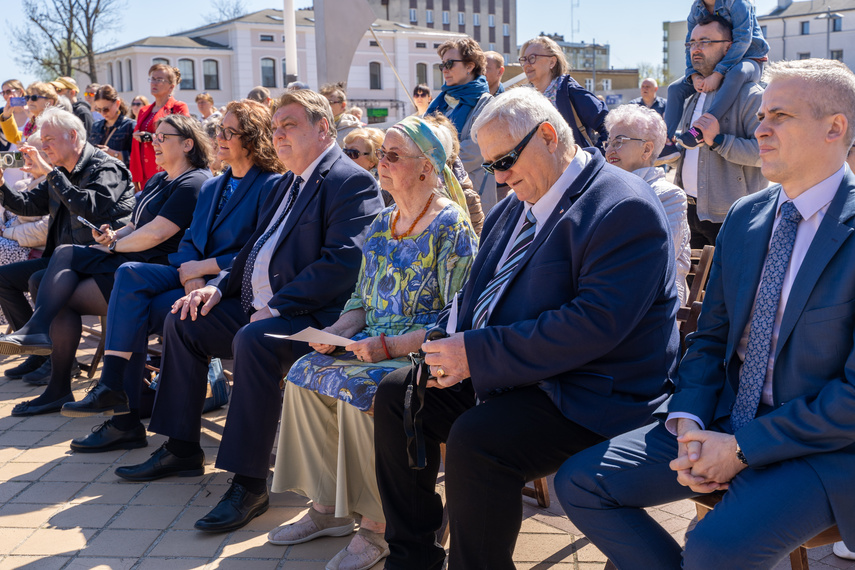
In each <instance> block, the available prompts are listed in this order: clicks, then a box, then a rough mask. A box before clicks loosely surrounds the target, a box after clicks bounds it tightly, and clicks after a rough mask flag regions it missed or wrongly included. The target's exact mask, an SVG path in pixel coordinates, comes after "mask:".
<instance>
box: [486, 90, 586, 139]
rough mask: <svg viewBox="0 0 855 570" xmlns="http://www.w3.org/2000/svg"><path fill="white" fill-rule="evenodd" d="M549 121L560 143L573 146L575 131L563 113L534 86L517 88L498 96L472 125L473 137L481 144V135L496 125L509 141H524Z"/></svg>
mask: <svg viewBox="0 0 855 570" xmlns="http://www.w3.org/2000/svg"><path fill="white" fill-rule="evenodd" d="M543 122H548V123H549V124H550V125H552V127H553V128H554V129H555V132H556V133H557V134H558V141H559V142H560V143H561V144H563V145H564V146H566V147H572V146H573V145H574V144H575V142H574V141H573V132H572V131H571V130H570V127H569V126H568V125H567V122H566V121H565V120H564V117H562V116H561V113H559V112H558V110H557V109H556V108H555V107H554V106H553V105H552V103H550V102H549V99H547V98H546V97H544V96H543V95H541V94H540V93H539V92H538V91H537V90H536V89H535V88H534V87H516V88H514V89H511V90H510V91H507V92H505V93H502V95H501V96H500V97H496V98H495V99H493V100H492V101H490V103H488V104H487V106H485V107H484V110H483V111H481V114H480V115H478V118H477V119H475V124H473V125H472V138H473V140H475V142H478V133H479V131H480V130H481V129H482V128H483V127H484V126H486V125H493V124H497V125H499V126H500V127H502V128H503V129H504V131H505V132H506V133H507V135H508V138H509V139H510V140H513V141H516V142H519V141H521V140H522V139H523V138H524V137H525V136H526V135H527V134H528V133H529V132H530V131H531V130H532V129H533V128H534V127H535V126H536V125H537V124H538V123H543Z"/></svg>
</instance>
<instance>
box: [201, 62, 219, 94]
mask: <svg viewBox="0 0 855 570" xmlns="http://www.w3.org/2000/svg"><path fill="white" fill-rule="evenodd" d="M202 77H203V79H204V81H205V89H219V88H220V64H219V62H217V60H215V59H206V60H204V61H203V62H202Z"/></svg>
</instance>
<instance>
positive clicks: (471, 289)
mask: <svg viewBox="0 0 855 570" xmlns="http://www.w3.org/2000/svg"><path fill="white" fill-rule="evenodd" d="M473 132H474V133H475V138H476V139H477V141H478V145H479V146H480V148H481V154H482V155H483V157H484V165H483V168H484V169H485V170H487V171H488V172H492V173H493V174H494V175H495V177H496V181H497V182H499V183H507V184H508V185H509V186H510V187H511V188H512V189H513V191H514V193H515V196H511V197H510V198H508V199H506V200H504V201H503V202H501V203H500V204H498V205H497V206H496V207H495V208H494V209H493V210H492V211H491V212H490V214H489V215H488V217H487V221H486V223H485V225H484V233H483V234H482V237H481V246H480V249H479V251H478V257H477V259H476V261H475V264H474V266H473V268H472V274H471V275H472V276H471V278H470V280H469V282H468V283H467V284H466V286H465V287H464V289H463V291H462V292H461V294H460V295H458V296H457V298H456V299H455V301H454V302H452V304H451V305H450V306H448V307H446V310H445V311H444V312H443V314H442V315H441V317H440V319H439V326H440V327H441V328H443V329H445V331H446V332H447V333H448V334H449V337H448V338H444V339H439V340H433V341H431V342H426V343H425V344H424V345H422V349H423V350H424V352H425V353H426V357H425V362H426V363H427V364H428V365H430V372H431V376H432V379H431V380H429V381H428V389H427V391H426V393H425V397H424V399H423V401H422V402H421V403H423V407H422V410H421V412H420V414H421V416H422V417H421V425H422V427H423V434H422V440H423V441H424V445H425V457H426V458H427V465H426V467H425V468H424V469H422V470H418V471H413V470H411V469H410V467H409V462H408V453H407V436H406V433H405V430H404V429H403V421H404V420H403V417H404V409H405V396H406V389H407V386H408V384H409V381H410V380H411V376H412V374H413V373H414V369H410V368H403V369H401V370H399V371H396V372H394V373H392V374H390V375H389V376H387V377H386V378H384V379H383V381H382V382H381V384H380V387H379V389H378V391H377V396H376V399H375V404H374V413H375V422H376V423H375V426H376V429H375V449H376V453H377V478H378V482H379V486H380V493H381V497H382V500H383V510H384V513H385V515H386V522H387V531H386V540H387V541H388V542H389V547H390V550H391V555H390V556H389V558H388V559H387V562H386V568H389V569H392V568H407V569H413V568H426V569H438V568H440V567H441V566H442V564H443V559H444V558H445V552H444V550H443V549H442V547H440V546H438V545H437V544H436V543H435V540H434V538H433V534H432V533H433V531H435V530H436V529H438V528H439V526H440V524H441V522H442V521H441V518H442V511H441V508H439V506H440V504H441V503H440V500H439V498H438V497H437V495H436V494H435V493H434V491H433V489H434V484H435V481H436V476H437V468H438V463H439V445H440V443H441V442H445V443H446V444H447V455H446V461H447V464H446V471H445V477H446V496H447V501H448V513H449V525H450V528H451V534H452V538H451V553H450V559H449V567H450V568H491V569H510V568H513V567H514V565H513V559H512V555H513V551H514V544H515V542H516V537H517V533H518V532H519V529H520V524H521V514H522V513H521V511H522V503H521V490H522V488H523V486H524V485H525V483H526V482H527V481H531V480H533V479H536V478H539V477H544V476H546V475H548V474H550V473H552V472H554V471H555V470H556V469H558V467H560V466H561V464H562V463H563V462H564V460H566V459H567V458H568V457H570V456H572V455H573V454H575V453H576V452H578V451H581V450H583V449H585V448H588V447H590V446H592V445H594V444H596V443H599V442H601V441H603V440H604V439H605V438H608V437H610V434H618V433H622V432H623V431H625V430H626V429H627V427H629V426H635V427H638V426H641V425H643V424H644V423H646V422H647V421H649V419H650V417H651V415H652V413H653V411H654V410H655V409H656V408H657V407H658V406H659V405H660V404H661V403H662V402H663V401H664V400H665V398H666V397H667V395H668V394H669V393H670V391H671V388H672V382H671V377H672V374H673V372H674V369H675V366H676V358H677V351H678V348H679V338H678V334H677V329H676V321H675V315H676V311H677V296H676V287H675V285H674V281H675V276H674V271H675V270H674V253H673V247H672V246H671V242H670V236H669V231H668V223H667V220H666V218H665V212H664V210H663V209H662V207H661V204H660V203H659V201H658V199H657V198H656V195H655V194H654V193H653V191H652V189H651V188H650V187H649V186H648V185H647V184H646V183H645V182H644V181H643V180H641V179H640V178H638V177H634V176H631V175H629V174H628V173H625V172H623V171H621V170H619V169H617V168H614V167H612V166H611V165H608V164H606V163H605V160H604V158H603V156H602V154H600V153H599V152H595V153H594V154H590V153H588V152H586V151H584V150H583V149H582V148H581V147H579V146H578V145H576V144H575V142H574V141H573V135H572V132H571V131H570V128H569V127H568V125H567V123H566V122H565V121H564V120H563V119H562V118H561V115H560V114H559V113H558V111H557V110H556V109H555V107H553V106H552V104H551V103H550V102H549V100H548V99H546V98H545V97H543V96H542V95H541V94H539V93H537V92H535V91H534V90H530V89H513V90H511V91H509V92H506V93H504V94H503V95H502V96H501V97H498V98H496V99H495V101H494V102H493V103H492V104H490V105H488V106H487V107H486V108H485V110H484V112H483V113H482V114H481V116H480V117H479V118H478V119H477V120H476V121H475V125H474V127H473ZM476 402H480V403H479V405H477V406H476V405H475V404H476Z"/></svg>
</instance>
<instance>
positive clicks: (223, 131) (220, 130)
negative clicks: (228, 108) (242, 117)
mask: <svg viewBox="0 0 855 570" xmlns="http://www.w3.org/2000/svg"><path fill="white" fill-rule="evenodd" d="M242 134H243V133H239V132H237V131H236V130H234V129H233V128H231V127H224V126H223V125H215V126H214V136H218V137H223V140H227V141H230V140H232V137H235V136H237V137H239V136H241V135H242Z"/></svg>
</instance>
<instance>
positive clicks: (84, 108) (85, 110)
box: [71, 101, 95, 137]
mask: <svg viewBox="0 0 855 570" xmlns="http://www.w3.org/2000/svg"><path fill="white" fill-rule="evenodd" d="M71 108H72V109H73V110H74V116H75V117H77V118H78V119H80V120H81V121H83V126H84V127H85V128H86V136H87V137H88V136H89V135H90V134H91V133H92V125H93V124H94V123H95V119H94V118H93V117H92V111H91V108H90V107H89V103H87V102H86V101H75V102H74V103H72V104H71Z"/></svg>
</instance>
